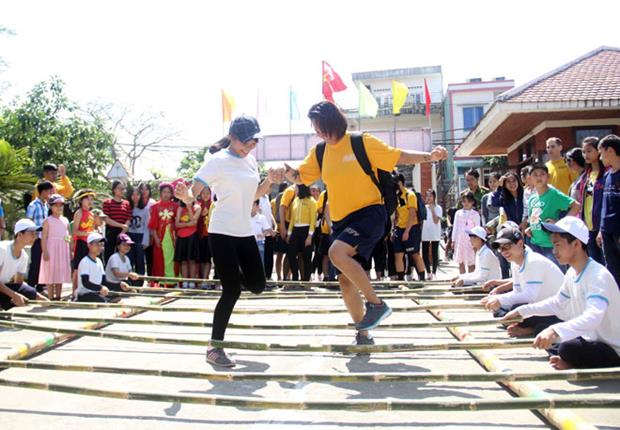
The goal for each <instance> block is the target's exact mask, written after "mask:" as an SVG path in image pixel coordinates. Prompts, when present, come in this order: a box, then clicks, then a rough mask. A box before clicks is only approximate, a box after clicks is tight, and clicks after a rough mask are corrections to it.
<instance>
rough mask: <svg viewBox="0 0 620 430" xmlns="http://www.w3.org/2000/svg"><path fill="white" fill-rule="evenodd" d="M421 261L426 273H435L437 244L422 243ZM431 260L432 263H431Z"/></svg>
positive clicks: (434, 242) (437, 264)
mask: <svg viewBox="0 0 620 430" xmlns="http://www.w3.org/2000/svg"><path fill="white" fill-rule="evenodd" d="M422 259H423V260H424V266H426V271H427V272H428V273H432V274H433V275H434V274H436V273H437V267H438V266H439V242H438V241H432V242H426V241H425V242H422ZM431 259H432V261H431Z"/></svg>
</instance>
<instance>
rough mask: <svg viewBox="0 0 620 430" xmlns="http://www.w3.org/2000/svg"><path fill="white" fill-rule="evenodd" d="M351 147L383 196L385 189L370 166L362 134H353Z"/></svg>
mask: <svg viewBox="0 0 620 430" xmlns="http://www.w3.org/2000/svg"><path fill="white" fill-rule="evenodd" d="M351 147H352V148H353V154H355V158H356V159H357V162H358V163H359V165H360V166H362V170H364V173H366V174H367V175H368V176H370V179H371V180H372V182H373V183H374V184H375V185H376V186H377V188H378V189H379V192H380V193H381V195H382V196H383V187H381V184H380V183H379V179H377V175H375V172H373V170H372V166H371V165H370V160H369V159H368V154H367V153H366V148H365V147H364V138H363V134H362V133H351Z"/></svg>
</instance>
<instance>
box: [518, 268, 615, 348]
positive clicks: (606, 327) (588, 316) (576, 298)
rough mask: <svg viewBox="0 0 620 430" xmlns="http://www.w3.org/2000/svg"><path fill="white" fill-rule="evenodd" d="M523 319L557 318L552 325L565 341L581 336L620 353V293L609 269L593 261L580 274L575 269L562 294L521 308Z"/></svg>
mask: <svg viewBox="0 0 620 430" xmlns="http://www.w3.org/2000/svg"><path fill="white" fill-rule="evenodd" d="M517 309H518V311H519V313H520V314H521V315H522V316H523V317H529V316H532V315H557V316H559V317H560V318H562V319H563V320H564V322H561V323H558V324H554V325H552V326H551V328H553V330H555V332H556V333H557V334H558V336H560V340H561V341H562V342H566V341H567V340H571V339H575V338H577V337H579V336H581V337H583V338H584V339H586V340H589V341H599V342H603V343H606V344H607V345H609V346H611V347H612V348H613V349H614V350H615V351H616V352H617V353H618V354H620V322H619V320H618V316H619V315H620V291H619V290H618V285H617V284H616V281H615V280H614V278H613V276H612V275H611V273H609V270H607V269H606V268H605V267H604V266H603V265H601V264H599V263H597V262H596V261H594V260H592V259H591V258H590V259H589V260H588V264H586V267H585V268H584V269H583V271H582V272H581V273H580V274H579V275H577V273H576V272H575V269H573V268H572V267H571V268H570V269H568V271H567V272H566V275H565V276H564V283H563V285H562V288H560V290H559V292H558V293H557V294H555V295H554V296H553V297H550V298H549V299H547V300H545V301H542V302H539V303H535V304H531V305H526V306H521V307H519V308H517Z"/></svg>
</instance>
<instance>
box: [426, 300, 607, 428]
mask: <svg viewBox="0 0 620 430" xmlns="http://www.w3.org/2000/svg"><path fill="white" fill-rule="evenodd" d="M414 302H415V303H419V302H417V301H416V300H414ZM429 313H430V314H431V315H432V316H433V317H434V318H435V319H436V320H438V321H445V320H450V318H449V317H447V316H444V314H443V312H441V311H438V310H429ZM448 331H449V332H450V334H452V335H453V336H454V337H456V338H457V339H459V340H460V341H464V340H473V339H474V337H473V336H472V335H471V333H469V332H468V331H467V330H464V329H462V328H457V327H450V328H448ZM467 352H468V353H469V354H470V355H471V356H472V357H473V358H474V359H475V360H476V361H477V362H478V363H479V364H480V365H481V366H482V367H484V368H485V369H486V370H488V371H491V372H496V371H511V369H509V368H506V367H504V366H503V365H502V363H501V360H500V359H499V358H497V357H496V356H495V355H494V354H492V353H490V352H489V351H475V350H469V351H467ZM499 383H500V384H501V385H502V386H504V387H506V388H507V389H509V390H510V391H511V392H513V393H515V394H516V395H518V396H520V397H521V398H523V397H526V398H545V397H549V394H547V393H546V392H545V391H544V390H542V389H540V388H539V387H538V386H537V385H535V384H534V383H532V382H519V381H505V382H502V381H500V382H499ZM538 412H540V413H541V414H542V415H543V416H544V417H545V418H546V419H547V420H549V422H551V424H553V425H554V426H556V427H557V428H559V429H560V430H574V429H579V430H596V428H597V427H595V426H593V425H591V424H590V423H588V422H587V421H585V420H584V419H583V418H581V417H580V416H578V415H576V414H574V413H573V412H572V411H568V410H554V409H549V408H547V409H545V408H539V409H538Z"/></svg>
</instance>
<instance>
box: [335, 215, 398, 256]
mask: <svg viewBox="0 0 620 430" xmlns="http://www.w3.org/2000/svg"><path fill="white" fill-rule="evenodd" d="M386 218H387V214H386V212H385V207H384V206H383V205H372V206H367V207H365V208H362V209H360V210H358V211H355V212H353V213H351V214H349V215H347V216H346V217H344V218H343V219H342V220H340V221H337V222H334V223H333V225H332V230H333V235H332V236H333V238H334V240H340V241H342V242H345V243H346V244H347V245H350V246H352V247H354V248H356V251H357V255H358V256H359V257H360V258H362V259H363V260H366V261H368V260H369V259H370V256H371V255H372V251H373V250H374V249H375V246H376V245H377V242H379V241H380V240H381V239H383V235H384V234H385V220H386Z"/></svg>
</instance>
